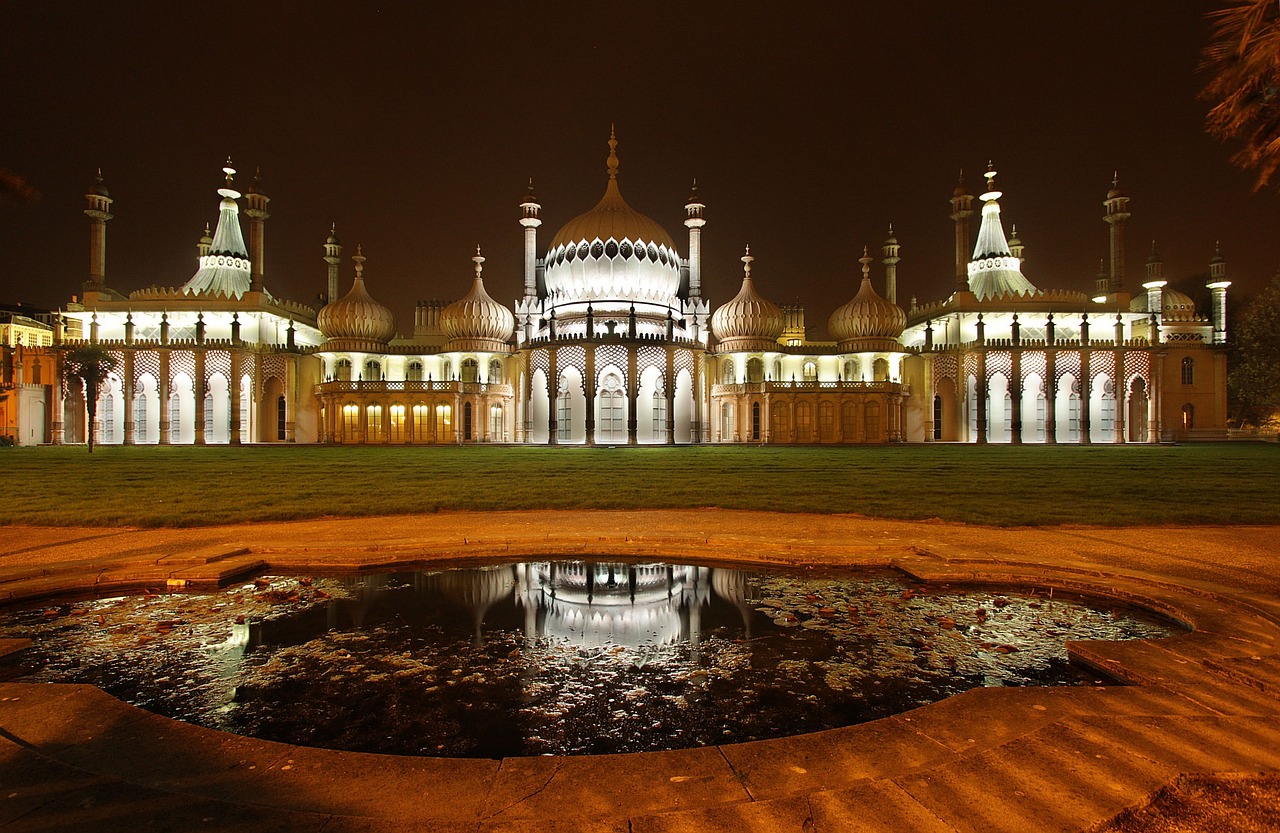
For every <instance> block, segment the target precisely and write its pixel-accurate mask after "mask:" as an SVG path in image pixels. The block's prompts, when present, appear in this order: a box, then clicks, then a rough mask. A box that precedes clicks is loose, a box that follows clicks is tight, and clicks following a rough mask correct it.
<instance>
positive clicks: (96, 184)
mask: <svg viewBox="0 0 1280 833" xmlns="http://www.w3.org/2000/svg"><path fill="white" fill-rule="evenodd" d="M89 193H90V194H91V195H94V196H99V197H109V196H111V192H110V191H108V190H107V186H106V185H104V184H103V182H102V168H98V173H97V174H96V175H95V176H94V177H93V182H91V183H90V184H89Z"/></svg>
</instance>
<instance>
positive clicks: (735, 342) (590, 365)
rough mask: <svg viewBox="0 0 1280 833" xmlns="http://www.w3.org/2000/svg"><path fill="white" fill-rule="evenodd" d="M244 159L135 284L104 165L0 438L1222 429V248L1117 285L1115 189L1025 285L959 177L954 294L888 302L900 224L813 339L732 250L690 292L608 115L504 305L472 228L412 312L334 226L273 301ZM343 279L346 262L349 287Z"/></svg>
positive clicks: (1138, 437) (694, 261) (912, 437)
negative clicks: (167, 271)
mask: <svg viewBox="0 0 1280 833" xmlns="http://www.w3.org/2000/svg"><path fill="white" fill-rule="evenodd" d="M235 173H236V172H235V170H234V169H233V168H232V166H231V163H230V161H228V163H227V165H226V166H225V167H224V170H223V175H224V182H223V187H222V188H220V189H218V196H219V207H218V219H217V224H216V227H215V228H214V229H213V230H212V231H210V230H209V229H208V228H206V231H205V234H204V236H202V237H201V239H200V242H199V244H198V247H197V263H196V268H195V271H194V273H193V274H192V275H191V277H190V278H189V279H187V280H186V281H185V282H184V283H182V284H181V285H180V286H177V287H172V288H161V287H157V286H153V287H150V288H143V289H136V290H133V291H131V292H129V293H128V294H124V293H123V292H122V291H120V290H117V289H116V288H114V287H112V286H110V285H109V284H108V281H107V276H106V229H107V223H108V221H109V220H111V218H112V215H111V214H110V207H111V204H112V200H111V198H110V196H109V194H108V192H107V189H106V187H105V186H104V185H103V181H102V178H101V176H99V177H97V178H96V179H95V180H94V183H93V185H92V186H91V188H90V189H89V193H88V194H87V195H86V199H87V201H88V209H87V210H86V211H85V214H86V215H87V216H88V218H89V224H90V270H89V279H88V281H86V282H85V285H84V291H83V294H82V295H81V296H79V297H76V298H74V299H73V300H72V302H71V303H68V304H67V305H65V306H64V307H63V308H62V309H60V310H56V311H45V312H44V314H42V315H35V314H31V313H30V312H29V311H27V310H23V313H24V314H23V315H21V316H17V317H15V316H13V315H10V316H9V326H8V328H7V329H5V330H4V331H3V332H4V334H5V338H4V339H3V346H2V349H3V377H2V383H3V386H4V388H5V389H6V391H7V392H8V393H9V394H10V395H9V396H6V397H3V398H0V403H3V404H2V406H0V407H2V410H0V433H3V434H7V435H9V436H12V437H14V438H15V440H16V441H17V442H19V443H21V444H40V443H54V444H60V443H79V442H84V441H85V440H86V437H87V434H88V432H89V431H93V432H95V438H96V441H97V442H100V443H107V444H111V443H118V444H125V445H129V444H135V445H148V444H159V445H165V444H194V445H212V444H245V443H325V444H391V445H402V444H419V445H420V444H428V445H429V444H469V443H524V444H537V445H594V446H621V445H671V444H677V445H686V444H699V443H753V444H862V443H896V442H972V443H985V442H992V443H1015V444H1016V443H1081V444H1083V443H1155V442H1164V441H1183V440H1202V439H1218V438H1224V437H1225V436H1226V343H1227V327H1226V312H1225V310H1226V290H1227V287H1228V286H1229V285H1230V284H1229V282H1228V281H1227V279H1226V264H1225V261H1224V260H1223V258H1222V256H1221V254H1220V253H1218V252H1215V253H1214V255H1213V257H1212V260H1211V261H1210V263H1209V270H1210V282H1209V283H1208V288H1209V290H1210V293H1211V299H1212V302H1211V307H1210V309H1208V310H1204V311H1203V312H1202V311H1200V310H1197V309H1196V306H1195V304H1194V302H1193V301H1192V299H1191V298H1190V297H1188V296H1187V295H1185V294H1183V293H1181V292H1178V291H1175V290H1174V289H1172V288H1171V287H1170V286H1169V285H1168V284H1167V282H1166V281H1165V278H1164V275H1163V264H1162V263H1161V261H1160V259H1159V256H1158V255H1157V254H1156V252H1155V248H1154V245H1153V247H1152V251H1151V256H1150V258H1149V260H1148V261H1147V265H1146V275H1145V280H1144V281H1143V282H1142V283H1141V285H1140V287H1133V286H1132V285H1131V283H1130V281H1129V280H1127V276H1126V275H1125V222H1126V220H1127V219H1128V217H1129V210H1128V202H1129V199H1128V197H1127V196H1125V195H1124V194H1123V193H1122V192H1121V191H1120V190H1119V187H1118V186H1116V185H1113V187H1112V189H1111V191H1110V192H1108V193H1107V195H1106V199H1105V200H1104V201H1103V209H1104V216H1103V220H1104V221H1105V223H1106V224H1107V227H1108V234H1109V242H1110V261H1109V264H1105V265H1104V268H1103V270H1102V273H1101V274H1100V275H1099V276H1098V278H1097V279H1096V281H1095V284H1094V286H1093V291H1092V292H1083V291H1077V290H1073V289H1046V288H1041V287H1039V286H1037V285H1036V283H1035V282H1034V280H1033V276H1028V275H1024V273H1023V266H1024V257H1023V246H1022V244H1021V242H1020V241H1019V240H1018V239H1017V235H1016V233H1015V234H1014V235H1013V236H1012V237H1008V236H1006V233H1005V231H1004V226H1003V223H1002V219H1001V215H1000V203H999V200H1000V197H1001V192H1000V191H999V190H998V189H997V187H996V172H995V170H994V169H991V170H988V171H987V172H986V175H985V180H986V184H985V189H984V190H983V193H982V194H981V195H980V196H979V197H978V199H979V201H980V202H981V207H980V209H979V211H980V215H981V216H980V219H979V223H978V229H977V235H976V238H975V237H974V236H972V234H971V220H972V219H973V218H974V216H975V208H974V197H973V196H972V195H971V194H970V193H969V192H968V190H967V189H966V188H965V186H964V184H963V182H962V183H961V184H960V185H958V186H957V187H956V188H955V190H954V192H953V194H952V197H951V207H952V211H951V215H950V216H951V220H952V222H953V224H954V230H955V267H956V268H955V276H954V277H955V283H954V290H953V291H952V292H951V294H950V295H949V296H948V297H946V298H943V299H940V300H938V301H934V302H931V303H925V304H920V303H917V301H916V300H915V299H914V298H912V299H911V301H910V303H909V304H908V305H907V306H906V308H905V309H904V308H903V307H902V306H901V305H899V303H898V287H897V268H898V264H899V262H900V260H901V257H900V252H901V247H900V245H899V243H898V240H897V238H896V237H895V235H894V233H893V230H892V228H891V229H890V231H889V235H888V238H887V239H886V240H885V242H884V244H883V246H882V248H881V249H880V255H881V256H880V257H879V258H875V257H872V255H871V254H870V252H869V251H868V250H867V249H864V250H863V256H862V258H861V259H860V261H859V266H853V264H851V268H850V274H851V276H852V277H853V278H854V280H850V282H849V300H848V301H847V302H846V303H845V304H843V305H842V306H840V307H839V308H838V309H836V310H835V311H834V312H832V313H831V314H830V316H829V318H828V319H827V328H826V330H827V333H828V336H829V338H828V340H822V341H817V340H812V339H810V338H808V336H807V335H806V333H807V328H806V324H805V311H804V310H803V309H802V308H800V307H798V306H796V305H789V306H780V305H778V304H777V303H774V302H773V301H771V300H769V298H768V297H767V296H768V294H769V291H768V289H767V287H768V286H769V285H770V284H769V282H768V270H767V269H758V268H753V267H754V266H755V261H754V258H753V257H752V256H751V254H750V251H749V250H747V251H746V254H745V255H744V256H743V257H742V259H741V261H742V263H741V269H742V281H741V287H740V289H739V290H738V292H737V294H736V295H735V296H734V297H732V298H729V299H725V300H723V301H722V302H720V303H719V304H716V303H713V302H712V299H709V298H706V297H704V294H703V280H702V278H703V263H702V257H701V245H700V244H701V234H702V229H703V227H704V223H705V220H704V216H703V215H704V209H705V205H704V204H703V203H702V201H701V199H700V197H699V196H698V192H697V189H696V188H695V189H694V190H693V192H692V195H691V196H690V197H689V198H688V200H687V201H686V203H685V220H684V225H685V228H686V233H687V237H683V238H682V240H681V242H680V243H677V241H676V239H675V238H673V237H672V236H671V235H670V234H669V233H668V231H667V230H666V229H664V228H663V227H662V226H661V225H659V224H658V223H657V222H655V221H654V220H652V219H651V218H649V217H647V216H645V215H644V214H641V213H640V212H638V211H636V210H635V209H633V208H632V207H631V206H630V205H629V204H628V203H627V201H626V200H625V199H624V198H623V196H622V192H621V189H620V185H619V160H618V154H617V141H616V139H615V138H614V137H613V136H610V140H609V153H608V157H607V162H606V175H607V179H606V180H605V183H604V195H603V196H602V197H601V199H600V201H599V202H598V203H597V204H596V205H595V207H593V208H591V209H590V210H588V211H586V212H584V213H582V214H580V215H578V216H576V217H574V218H573V219H572V220H570V221H569V222H568V223H566V224H565V225H564V226H563V227H561V228H560V229H559V230H558V231H557V232H556V233H555V234H554V235H552V236H551V237H550V238H549V239H548V240H547V242H546V244H545V245H543V244H542V243H541V242H540V240H539V235H538V232H539V229H540V227H541V225H542V220H541V218H540V216H539V215H540V212H541V208H542V206H541V204H540V202H539V200H538V199H537V197H535V196H534V194H533V191H532V188H530V190H529V192H528V194H527V195H526V196H525V198H524V200H523V201H522V202H521V203H520V215H519V225H520V227H521V232H520V233H521V234H522V235H523V240H524V262H523V275H522V277H523V282H522V286H523V293H522V295H521V297H520V298H518V299H517V300H516V301H515V303H514V304H512V305H511V306H506V305H503V304H502V303H499V302H498V301H496V300H494V299H493V298H492V297H491V296H490V295H489V293H488V291H487V290H486V288H485V283H484V271H483V268H484V262H485V259H484V257H483V255H482V254H481V252H480V251H479V249H477V252H476V255H475V257H473V258H472V269H471V271H472V273H473V274H472V277H471V279H470V288H469V290H467V291H466V294H465V295H463V296H462V297H461V298H460V299H459V300H457V301H454V302H453V303H449V304H441V303H437V302H420V303H419V304H418V305H417V308H416V309H415V314H414V321H413V326H412V330H411V331H410V332H401V330H400V328H399V327H398V326H397V322H396V321H395V319H394V317H393V315H392V313H391V311H390V310H389V309H388V308H387V307H386V306H384V305H383V304H382V303H380V302H379V301H378V300H376V299H375V297H374V296H375V294H376V292H377V291H378V286H379V284H378V282H377V278H376V269H374V268H370V269H368V270H367V271H368V272H369V275H366V260H365V258H364V256H363V254H362V252H361V250H360V247H359V246H357V247H356V250H355V254H354V256H353V257H351V258H350V261H351V267H352V268H349V269H347V270H344V268H343V267H344V258H343V252H344V248H343V245H342V243H341V242H340V241H339V239H338V237H337V235H336V232H335V231H334V230H330V232H329V234H328V237H327V239H326V240H325V243H324V244H323V259H324V262H325V264H326V266H327V286H326V287H325V289H326V291H324V292H322V293H320V295H321V297H322V300H323V301H324V303H323V304H322V305H317V306H318V307H319V308H316V307H313V306H308V305H305V304H299V303H295V302H292V301H287V300H284V299H281V298H278V297H276V296H275V295H273V294H272V293H271V292H270V291H269V289H268V288H267V286H266V282H265V277H266V276H265V275H264V267H263V264H264V256H263V253H264V245H265V224H266V220H267V219H268V217H269V214H268V213H267V204H268V202H269V199H268V197H267V196H266V194H265V193H263V189H262V184H261V180H260V179H259V178H258V177H256V176H255V177H254V179H253V182H252V184H251V185H250V186H249V188H248V190H247V192H246V193H245V194H241V193H240V192H239V191H237V190H235V188H234V187H233V185H234V176H235ZM241 200H243V210H242V208H241ZM241 214H243V215H244V220H242V218H241ZM246 221H247V222H246ZM242 223H244V225H243V226H242ZM245 226H247V232H248V235H247V243H246V236H245V230H246V228H245ZM459 271H460V273H461V270H459ZM344 272H345V273H346V274H347V275H349V276H350V281H351V283H350V288H349V289H348V291H346V293H345V294H341V295H340V294H339V293H340V291H341V288H342V284H343V283H344V280H343V274H344ZM760 275H763V276H764V278H765V282H764V284H763V286H764V287H765V288H764V289H762V288H761V287H760V286H757V281H759V280H760ZM370 287H372V291H371V288H370ZM877 287H879V288H877ZM452 289H453V291H456V292H461V291H462V290H464V289H466V282H465V281H464V280H461V279H460V280H459V281H458V283H457V285H456V287H453V288H452ZM19 325H21V327H25V328H26V329H22V330H19ZM32 327H34V328H35V329H32ZM28 330H30V333H28ZM15 333H17V335H16V336H15V335H14V334H15ZM85 345H97V346H99V347H100V348H102V349H104V350H106V351H108V352H109V353H110V354H112V355H113V356H114V357H115V359H116V366H115V370H114V371H113V372H112V374H111V375H110V378H109V379H108V381H107V383H106V384H105V385H104V386H103V389H102V391H101V392H100V394H99V402H98V407H97V418H96V421H95V424H93V425H88V424H87V415H86V411H87V409H86V403H85V401H84V390H83V387H82V386H78V385H77V384H67V383H66V380H64V379H63V377H62V366H63V359H64V356H65V355H66V353H67V351H68V350H71V349H75V348H78V347H82V346H85Z"/></svg>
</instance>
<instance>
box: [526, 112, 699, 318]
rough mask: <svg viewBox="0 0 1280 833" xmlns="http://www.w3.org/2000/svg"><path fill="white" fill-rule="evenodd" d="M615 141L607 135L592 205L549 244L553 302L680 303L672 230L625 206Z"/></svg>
mask: <svg viewBox="0 0 1280 833" xmlns="http://www.w3.org/2000/svg"><path fill="white" fill-rule="evenodd" d="M616 146H617V141H616V140H614V139H613V138H612V137H610V139H609V160H608V170H609V182H608V185H607V186H606V187H605V192H604V196H603V197H601V199H600V202H599V203H597V204H596V206H595V208H592V209H591V210H590V211H588V212H586V213H585V214H580V215H578V216H577V217H575V218H573V219H572V220H570V221H569V222H568V223H566V224H565V225H564V227H563V228H561V229H560V230H559V231H558V232H556V234H555V236H553V237H552V238H551V244H550V246H548V248H547V255H546V261H545V263H546V271H545V273H544V281H545V284H546V288H547V296H548V300H549V301H550V303H551V305H552V306H561V305H565V304H587V303H591V304H592V305H594V306H595V307H596V309H597V310H601V311H607V310H611V309H619V310H623V309H626V308H627V307H628V306H629V305H631V304H636V305H643V304H651V305H655V306H660V307H678V306H679V304H680V302H679V299H678V297H677V293H678V292H679V291H680V255H679V253H678V252H677V251H676V245H675V242H674V241H673V240H672V239H671V235H669V234H667V232H666V231H665V230H664V229H663V228H662V226H660V225H658V224H657V223H656V222H655V221H654V220H652V219H650V218H649V217H646V216H645V215H643V214H641V213H640V212H638V211H636V210H635V209H633V208H632V207H631V206H630V205H627V201H626V200H624V199H623V198H622V192H620V191H619V190H618V178H617V175H618V157H617V154H616V153H615V148H616Z"/></svg>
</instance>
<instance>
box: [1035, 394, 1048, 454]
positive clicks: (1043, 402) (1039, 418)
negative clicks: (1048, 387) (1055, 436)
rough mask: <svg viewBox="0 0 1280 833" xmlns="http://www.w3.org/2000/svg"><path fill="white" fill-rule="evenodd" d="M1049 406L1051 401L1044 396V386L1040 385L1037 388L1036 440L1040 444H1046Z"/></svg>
mask: <svg viewBox="0 0 1280 833" xmlns="http://www.w3.org/2000/svg"><path fill="white" fill-rule="evenodd" d="M1048 406H1049V400H1048V399H1046V398H1045V395H1044V384H1043V383H1040V384H1038V385H1037V386H1036V439H1037V440H1039V441H1040V442H1044V421H1045V412H1046V410H1047V409H1048Z"/></svg>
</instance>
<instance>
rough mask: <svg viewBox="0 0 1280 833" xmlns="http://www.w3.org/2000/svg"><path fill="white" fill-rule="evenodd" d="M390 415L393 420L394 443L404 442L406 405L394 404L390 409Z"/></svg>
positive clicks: (392, 434) (391, 426) (392, 437)
mask: <svg viewBox="0 0 1280 833" xmlns="http://www.w3.org/2000/svg"><path fill="white" fill-rule="evenodd" d="M388 416H389V417H390V418H391V421H390V428H391V442H393V443H402V442H404V406H403V405H392V406H391V408H390V410H389V413H388Z"/></svg>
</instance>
